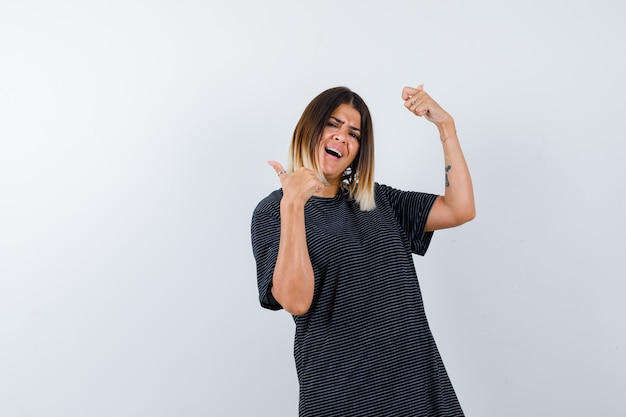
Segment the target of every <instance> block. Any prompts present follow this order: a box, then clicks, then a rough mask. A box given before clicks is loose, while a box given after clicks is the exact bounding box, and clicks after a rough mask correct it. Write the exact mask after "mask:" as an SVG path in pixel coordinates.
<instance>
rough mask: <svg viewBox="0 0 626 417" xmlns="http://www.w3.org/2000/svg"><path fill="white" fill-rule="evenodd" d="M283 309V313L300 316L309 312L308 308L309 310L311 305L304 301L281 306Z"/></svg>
mask: <svg viewBox="0 0 626 417" xmlns="http://www.w3.org/2000/svg"><path fill="white" fill-rule="evenodd" d="M283 308H284V309H285V311H287V312H288V313H290V314H293V315H294V316H302V315H304V314H306V313H307V312H308V311H309V308H311V303H310V302H308V303H307V302H305V301H299V302H298V301H292V302H290V303H288V304H286V305H283Z"/></svg>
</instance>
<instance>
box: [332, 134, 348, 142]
mask: <svg viewBox="0 0 626 417" xmlns="http://www.w3.org/2000/svg"><path fill="white" fill-rule="evenodd" d="M333 139H335V140H337V141H339V142H341V143H345V141H346V135H345V134H343V133H335V137H334V138H333Z"/></svg>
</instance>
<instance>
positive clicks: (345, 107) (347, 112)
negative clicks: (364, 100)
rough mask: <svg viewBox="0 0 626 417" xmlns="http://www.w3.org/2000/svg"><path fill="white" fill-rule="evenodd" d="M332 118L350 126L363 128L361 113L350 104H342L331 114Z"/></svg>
mask: <svg viewBox="0 0 626 417" xmlns="http://www.w3.org/2000/svg"><path fill="white" fill-rule="evenodd" d="M331 117H336V118H337V119H339V120H341V121H343V122H347V123H348V124H349V125H350V126H352V127H356V128H357V129H360V128H361V113H359V111H358V110H357V109H355V108H354V107H352V106H351V105H349V104H345V103H344V104H340V105H339V107H337V108H336V109H335V110H334V111H333V112H332V114H331Z"/></svg>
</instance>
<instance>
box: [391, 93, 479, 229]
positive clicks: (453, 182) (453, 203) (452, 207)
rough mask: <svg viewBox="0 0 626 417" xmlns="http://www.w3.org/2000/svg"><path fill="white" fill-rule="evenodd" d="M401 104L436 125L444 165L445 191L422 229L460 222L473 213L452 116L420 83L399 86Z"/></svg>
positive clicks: (469, 184) (469, 182)
mask: <svg viewBox="0 0 626 417" xmlns="http://www.w3.org/2000/svg"><path fill="white" fill-rule="evenodd" d="M402 99H403V100H404V106H405V107H406V108H407V109H409V110H410V111H411V112H413V113H414V114H416V115H417V116H420V117H424V118H425V119H426V120H428V121H429V122H432V123H434V124H435V126H437V129H439V137H440V139H441V145H442V146H443V156H444V167H445V193H444V195H442V196H439V197H438V198H437V199H436V200H435V203H434V204H433V207H432V209H431V210H430V213H429V215H428V219H427V220H426V227H425V231H427V232H429V231H433V230H438V229H446V228H449V227H454V226H459V225H461V224H463V223H465V222H468V221H470V220H472V219H473V218H474V217H476V208H475V205H474V189H473V187H472V178H471V176H470V172H469V168H468V167H467V163H466V162H465V157H464V156H463V151H462V150H461V145H460V143H459V138H458V136H457V133H456V127H455V124H454V119H453V118H452V116H450V115H449V114H448V113H447V112H446V111H445V110H444V109H443V108H442V107H441V106H440V105H439V104H437V102H435V100H433V99H432V98H431V97H430V96H429V95H428V93H426V92H425V91H424V89H423V86H422V85H420V86H419V87H417V88H411V87H405V88H404V89H403V90H402Z"/></svg>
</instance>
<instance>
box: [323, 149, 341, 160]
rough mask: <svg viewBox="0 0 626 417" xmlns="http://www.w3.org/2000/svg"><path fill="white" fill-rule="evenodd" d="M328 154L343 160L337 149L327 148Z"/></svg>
mask: <svg viewBox="0 0 626 417" xmlns="http://www.w3.org/2000/svg"><path fill="white" fill-rule="evenodd" d="M326 152H328V153H330V154H333V155H335V156H336V157H338V158H341V157H342V156H343V155H342V154H341V152H339V151H338V150H337V149H334V148H326Z"/></svg>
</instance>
